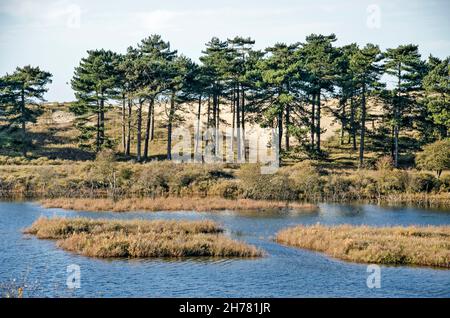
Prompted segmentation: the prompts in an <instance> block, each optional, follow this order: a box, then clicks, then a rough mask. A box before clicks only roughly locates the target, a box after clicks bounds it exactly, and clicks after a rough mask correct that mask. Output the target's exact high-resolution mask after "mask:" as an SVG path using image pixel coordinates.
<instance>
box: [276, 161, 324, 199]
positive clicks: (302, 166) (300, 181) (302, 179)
mask: <svg viewBox="0 0 450 318" xmlns="http://www.w3.org/2000/svg"><path fill="white" fill-rule="evenodd" d="M283 171H284V172H285V173H286V174H288V175H289V180H290V186H291V188H292V190H293V191H295V192H297V193H298V196H299V198H300V199H312V198H317V197H319V196H320V194H321V192H322V187H323V185H322V179H321V178H320V174H319V171H318V169H317V166H316V163H315V162H313V161H310V160H305V161H303V162H300V163H297V164H295V165H294V166H292V167H288V168H284V169H283Z"/></svg>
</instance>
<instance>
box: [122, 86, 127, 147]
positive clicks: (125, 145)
mask: <svg viewBox="0 0 450 318" xmlns="http://www.w3.org/2000/svg"><path fill="white" fill-rule="evenodd" d="M125 112H126V98H125V94H122V148H123V153H124V154H126V151H127V150H126V148H127V141H126V133H127V132H126V114H125Z"/></svg>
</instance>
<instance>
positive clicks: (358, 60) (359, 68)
mask: <svg viewBox="0 0 450 318" xmlns="http://www.w3.org/2000/svg"><path fill="white" fill-rule="evenodd" d="M382 59H383V56H382V54H381V51H380V48H379V47H378V46H377V45H373V44H370V43H369V44H367V45H366V46H365V47H363V48H362V49H358V50H357V51H356V52H355V54H353V55H352V56H351V58H350V70H351V71H352V74H353V82H354V83H355V85H356V87H357V88H358V89H359V91H360V96H361V108H360V117H361V122H360V131H361V133H360V140H359V165H360V166H362V165H363V162H364V146H365V136H366V117H367V103H366V100H367V96H368V95H369V94H370V92H371V91H373V90H374V89H379V88H380V86H381V84H380V83H379V82H378V80H379V78H380V76H381V74H382V66H381V65H380V64H379V62H380V61H381V60H382Z"/></svg>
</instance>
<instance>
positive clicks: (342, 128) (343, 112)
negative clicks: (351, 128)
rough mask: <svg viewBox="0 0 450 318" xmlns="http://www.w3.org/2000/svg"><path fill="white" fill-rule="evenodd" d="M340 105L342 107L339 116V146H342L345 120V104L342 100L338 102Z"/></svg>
mask: <svg viewBox="0 0 450 318" xmlns="http://www.w3.org/2000/svg"><path fill="white" fill-rule="evenodd" d="M340 103H341V107H342V114H341V116H342V117H341V140H340V143H341V145H343V144H344V131H345V127H346V120H345V104H346V102H345V101H344V100H343V99H341V100H340Z"/></svg>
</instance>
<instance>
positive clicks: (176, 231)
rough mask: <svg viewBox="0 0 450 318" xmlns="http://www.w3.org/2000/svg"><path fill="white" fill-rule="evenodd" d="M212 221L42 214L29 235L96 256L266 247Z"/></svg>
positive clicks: (254, 252) (226, 252)
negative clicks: (229, 234)
mask: <svg viewBox="0 0 450 318" xmlns="http://www.w3.org/2000/svg"><path fill="white" fill-rule="evenodd" d="M222 232H223V229H222V228H221V227H219V226H218V225H217V224H216V223H214V222H212V221H207V220H205V221H165V220H154V221H146V220H104V219H102V220H93V219H87V218H76V219H66V218H52V219H48V218H39V219H38V220H37V221H35V222H34V223H33V224H32V225H31V226H30V227H29V228H27V229H25V230H24V233H26V234H32V235H36V237H38V238H40V239H56V240H58V241H57V245H58V246H59V247H61V248H63V249H65V250H68V251H72V252H76V253H79V254H82V255H85V256H91V257H102V258H109V257H129V258H146V257H191V256H210V257H256V256H261V255H262V251H260V250H259V249H257V248H256V247H254V246H251V245H247V244H245V243H242V242H238V241H235V240H232V239H230V238H228V237H226V236H225V235H223V234H222Z"/></svg>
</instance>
